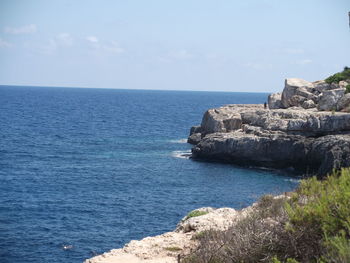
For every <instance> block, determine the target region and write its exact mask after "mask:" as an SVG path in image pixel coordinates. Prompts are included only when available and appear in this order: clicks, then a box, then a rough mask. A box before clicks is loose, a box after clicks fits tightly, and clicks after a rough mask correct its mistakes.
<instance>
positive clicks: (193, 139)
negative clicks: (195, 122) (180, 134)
mask: <svg viewBox="0 0 350 263" xmlns="http://www.w3.org/2000/svg"><path fill="white" fill-rule="evenodd" d="M201 139H202V134H201V133H192V134H191V135H190V136H189V137H188V139H187V142H188V143H190V144H194V145H196V144H198V143H199V142H200V141H201Z"/></svg>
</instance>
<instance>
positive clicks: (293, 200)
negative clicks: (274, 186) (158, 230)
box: [183, 169, 350, 263]
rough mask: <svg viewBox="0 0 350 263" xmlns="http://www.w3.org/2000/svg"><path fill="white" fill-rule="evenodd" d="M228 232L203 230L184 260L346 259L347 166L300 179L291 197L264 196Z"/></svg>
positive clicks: (349, 234)
mask: <svg viewBox="0 0 350 263" xmlns="http://www.w3.org/2000/svg"><path fill="white" fill-rule="evenodd" d="M256 211H257V212H255V213H253V214H252V215H251V216H248V217H246V218H244V219H243V220H241V221H239V222H238V223H237V224H236V225H234V226H233V227H232V228H231V229H229V230H227V231H206V232H204V233H202V234H201V236H200V237H199V238H198V240H199V242H200V245H199V247H198V250H197V251H195V252H194V253H192V254H191V255H190V256H188V257H187V258H185V259H184V260H183V262H193V263H200V262H210V263H222V262H273V263H280V262H288V263H292V262H293V263H297V262H320V263H321V262H322V263H325V262H340V263H346V262H350V169H343V170H341V171H339V172H334V173H333V174H332V175H330V176H329V177H327V178H326V179H325V180H323V181H319V180H317V179H316V178H310V179H307V180H303V181H302V182H301V184H300V186H299V188H298V189H297V190H296V191H295V193H293V194H292V196H291V197H290V198H286V197H285V198H274V197H273V196H270V195H268V196H264V197H262V198H261V199H260V201H259V202H258V205H257V209H256Z"/></svg>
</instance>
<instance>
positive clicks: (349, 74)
mask: <svg viewBox="0 0 350 263" xmlns="http://www.w3.org/2000/svg"><path fill="white" fill-rule="evenodd" d="M346 79H350V68H348V67H345V68H344V70H343V71H342V72H338V73H335V74H334V75H332V76H329V77H328V78H326V79H325V81H326V82H327V83H328V84H331V83H334V82H335V83H338V82H339V81H342V80H346Z"/></svg>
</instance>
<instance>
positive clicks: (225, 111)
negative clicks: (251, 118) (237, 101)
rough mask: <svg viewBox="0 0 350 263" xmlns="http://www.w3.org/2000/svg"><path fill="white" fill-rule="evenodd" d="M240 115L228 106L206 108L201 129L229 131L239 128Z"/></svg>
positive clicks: (210, 131)
mask: <svg viewBox="0 0 350 263" xmlns="http://www.w3.org/2000/svg"><path fill="white" fill-rule="evenodd" d="M241 125H242V119H241V115H240V114H239V113H237V112H236V111H235V110H232V109H231V108H230V107H221V108H217V109H210V110H208V111H207V112H206V113H205V114H204V116H203V119H202V124H201V127H202V131H203V133H204V135H205V134H206V133H213V132H229V131H234V130H237V129H240V128H241Z"/></svg>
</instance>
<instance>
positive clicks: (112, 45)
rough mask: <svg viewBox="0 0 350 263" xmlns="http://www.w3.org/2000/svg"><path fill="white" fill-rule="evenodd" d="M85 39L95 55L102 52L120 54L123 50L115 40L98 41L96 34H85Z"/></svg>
mask: <svg viewBox="0 0 350 263" xmlns="http://www.w3.org/2000/svg"><path fill="white" fill-rule="evenodd" d="M85 40H87V41H88V42H89V44H90V47H91V48H92V49H93V50H94V53H95V55H96V54H98V53H99V54H100V55H101V54H103V52H106V53H113V54H121V53H124V52H125V50H124V48H122V47H121V46H120V45H119V44H118V43H117V42H116V41H109V42H106V41H100V40H99V39H98V38H97V37H96V36H87V37H85ZM96 52H98V53H96Z"/></svg>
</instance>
